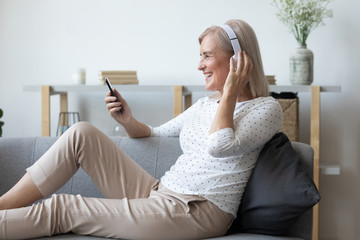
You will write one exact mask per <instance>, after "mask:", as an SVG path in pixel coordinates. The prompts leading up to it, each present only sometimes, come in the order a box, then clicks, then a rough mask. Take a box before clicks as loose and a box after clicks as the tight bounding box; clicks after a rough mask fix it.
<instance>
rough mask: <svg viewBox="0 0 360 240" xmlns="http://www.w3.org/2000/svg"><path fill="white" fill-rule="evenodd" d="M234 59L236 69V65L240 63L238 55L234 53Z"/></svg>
mask: <svg viewBox="0 0 360 240" xmlns="http://www.w3.org/2000/svg"><path fill="white" fill-rule="evenodd" d="M233 59H234V67H235V69H236V67H237V63H238V57H237V54H234V56H233Z"/></svg>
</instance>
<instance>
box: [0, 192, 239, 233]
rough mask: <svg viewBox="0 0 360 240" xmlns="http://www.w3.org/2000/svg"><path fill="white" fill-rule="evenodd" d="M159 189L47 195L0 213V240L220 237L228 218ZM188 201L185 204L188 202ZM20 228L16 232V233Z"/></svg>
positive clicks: (201, 201)
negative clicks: (129, 194) (138, 193)
mask: <svg viewBox="0 0 360 240" xmlns="http://www.w3.org/2000/svg"><path fill="white" fill-rule="evenodd" d="M183 196H184V195H181V194H177V193H173V192H171V191H170V190H167V189H164V188H161V187H160V189H159V190H153V191H151V194H150V196H149V197H148V198H140V199H127V198H124V199H99V198H85V197H81V196H79V195H78V196H74V195H66V194H61V195H53V196H52V197H51V198H50V199H47V200H45V201H43V202H42V203H38V204H36V205H33V206H31V207H26V208H20V209H12V210H5V211H0V239H25V238H36V237H40V236H50V235H54V234H59V233H66V232H70V231H72V232H74V233H75V234H81V235H94V236H101V237H112V238H121V239H147V240H149V239H157V240H158V239H167V240H170V239H182V240H185V239H204V238H210V237H216V236H221V235H224V234H225V233H226V231H227V229H228V228H229V226H230V224H231V221H232V219H233V217H232V216H231V214H228V213H224V212H222V211H221V210H220V209H219V208H217V207H216V206H215V205H214V204H212V203H210V202H209V201H206V200H205V199H204V198H201V197H198V196H193V199H191V198H192V197H191V196H189V195H186V197H185V198H186V199H185V200H184V197H183ZM188 200H190V202H188ZM19 229H21V231H19Z"/></svg>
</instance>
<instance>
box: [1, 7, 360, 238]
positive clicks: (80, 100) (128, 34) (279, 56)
mask: <svg viewBox="0 0 360 240" xmlns="http://www.w3.org/2000/svg"><path fill="white" fill-rule="evenodd" d="M329 6H330V7H331V8H332V9H333V10H334V18H333V19H329V20H327V21H326V24H327V25H326V27H321V28H318V29H316V30H315V31H314V32H313V33H311V35H310V37H309V39H308V47H309V48H310V49H311V50H313V52H314V55H315V65H314V67H315V72H314V83H313V84H314V85H341V86H342V93H327V94H323V95H322V99H321V100H322V115H321V116H322V125H321V161H322V163H338V164H340V166H341V175H339V176H329V175H322V176H321V182H320V186H321V195H322V200H321V205H320V206H321V207H320V236H321V239H344V240H345V239H346V240H349V239H356V238H357V237H358V236H360V230H359V226H360V206H359V202H360V193H359V184H360V164H359V160H360V159H359V157H360V150H359V138H360V110H359V103H360V95H358V94H357V92H358V89H359V88H360V81H359V76H360V70H359V69H360V66H359V62H360V61H359V60H360V59H359V56H360V48H359V40H360V27H359V22H360V16H359V15H358V14H357V11H358V10H359V9H360V1H358V0H343V1H339V0H338V1H334V2H333V3H331V4H330V5H329ZM230 18H241V19H244V20H245V21H247V22H248V23H249V24H250V25H252V26H253V28H254V30H255V32H256V33H257V36H258V40H259V43H260V48H261V51H262V56H263V62H264V67H265V72H266V74H276V76H277V81H278V84H280V85H287V84H289V81H288V74H289V62H288V56H289V53H290V52H291V51H292V50H293V49H294V48H295V47H296V46H297V44H296V41H295V40H294V38H293V37H292V35H291V34H290V33H288V31H287V29H286V27H285V26H284V25H283V24H282V23H280V22H279V21H278V19H277V18H276V17H275V8H274V7H273V6H271V4H270V1H265V0H263V1H261V0H255V1H245V0H223V1H218V0H197V1H190V0H172V1H171V0H118V1H116V0H62V1H58V0H28V1H26V0H0V108H2V109H3V110H4V117H3V118H2V119H1V120H3V121H5V126H4V127H3V132H4V134H3V135H4V136H5V137H19V136H34V135H40V134H41V126H40V111H41V109H40V94H39V93H35V92H32V93H31V92H24V91H23V89H22V88H23V86H24V85H43V84H54V85H55V84H73V81H72V79H71V75H72V72H73V71H74V69H76V68H78V67H84V68H86V71H87V84H89V85H90V84H98V83H99V81H98V79H97V72H98V70H103V69H124V70H126V69H133V70H137V71H138V76H139V81H140V84H143V85H161V84H167V85H175V84H184V85H191V84H196V85H198V84H203V76H202V74H201V73H200V72H198V71H197V70H196V66H197V63H198V60H199V46H198V42H197V37H198V36H199V34H200V33H201V32H202V31H203V30H204V29H205V28H206V27H208V26H210V25H220V24H223V23H224V22H225V21H226V20H227V19H230ZM119 90H120V91H121V89H119ZM124 96H125V97H126V99H127V100H128V102H129V103H130V104H131V106H132V109H133V112H134V114H135V116H136V117H137V118H138V119H139V120H141V121H145V122H147V123H149V124H151V125H157V124H160V123H162V122H164V121H166V120H167V119H169V118H171V117H172V95H171V94H158V93H146V94H128V93H124ZM103 98H104V95H103V94H100V93H98V94H70V96H69V101H70V103H69V110H71V111H79V112H80V114H81V118H82V120H86V121H89V122H91V123H93V124H94V125H96V126H97V127H99V128H100V129H101V130H103V131H104V132H105V133H107V134H110V135H111V134H114V126H115V123H114V122H113V121H112V120H111V119H110V117H109V115H108V113H107V112H106V109H105V106H104V103H103ZM309 99H310V94H307V93H303V94H301V95H300V101H301V103H300V110H301V111H300V114H301V126H300V127H301V136H300V137H301V140H302V141H304V142H308V137H309V133H308V132H309V104H310V101H309ZM58 110H59V108H58V97H56V96H54V97H52V135H54V134H55V129H56V124H57V120H58V119H57V117H58V115H57V114H58Z"/></svg>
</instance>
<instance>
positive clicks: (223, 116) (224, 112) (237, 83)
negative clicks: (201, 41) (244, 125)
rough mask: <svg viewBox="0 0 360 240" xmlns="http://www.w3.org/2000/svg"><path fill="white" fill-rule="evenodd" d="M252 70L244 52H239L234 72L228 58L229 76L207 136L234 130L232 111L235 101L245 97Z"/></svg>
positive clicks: (232, 61)
mask: <svg viewBox="0 0 360 240" xmlns="http://www.w3.org/2000/svg"><path fill="white" fill-rule="evenodd" d="M252 68H253V64H252V61H251V59H250V57H249V56H248V55H247V54H246V52H244V51H241V52H240V53H239V55H238V65H237V69H236V70H235V68H234V60H233V59H232V57H231V58H230V71H229V75H228V77H227V79H226V81H225V84H224V87H223V92H222V95H221V99H220V103H219V107H218V109H217V112H216V115H215V118H214V121H213V123H212V125H211V128H210V132H209V134H211V133H214V132H216V131H219V130H221V129H224V128H232V129H234V109H235V105H236V101H237V100H238V99H241V98H246V97H247V96H246V94H247V93H248V92H249V90H248V89H246V88H247V87H248V82H249V77H250V75H251V71H252ZM242 95H245V96H242ZM247 100H248V99H247Z"/></svg>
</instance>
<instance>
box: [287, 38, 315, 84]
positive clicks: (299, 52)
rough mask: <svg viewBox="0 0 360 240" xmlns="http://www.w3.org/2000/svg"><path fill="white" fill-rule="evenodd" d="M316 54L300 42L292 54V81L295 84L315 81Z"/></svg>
mask: <svg viewBox="0 0 360 240" xmlns="http://www.w3.org/2000/svg"><path fill="white" fill-rule="evenodd" d="M313 69H314V54H313V52H312V51H311V50H309V49H307V48H306V44H299V47H298V48H296V49H295V50H294V51H292V52H291V54H290V83H291V84H293V85H310V84H311V83H312V82H313V75H314V74H313V72H314V70H313Z"/></svg>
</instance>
